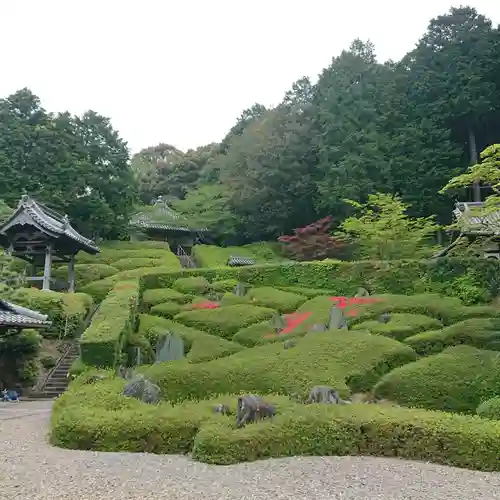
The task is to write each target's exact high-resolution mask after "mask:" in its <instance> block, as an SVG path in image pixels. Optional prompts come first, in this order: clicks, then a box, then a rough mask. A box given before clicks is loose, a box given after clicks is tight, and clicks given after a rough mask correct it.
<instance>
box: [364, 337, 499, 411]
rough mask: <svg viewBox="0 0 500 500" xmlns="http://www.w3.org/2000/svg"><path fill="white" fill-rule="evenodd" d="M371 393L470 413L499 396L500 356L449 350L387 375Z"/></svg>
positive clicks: (470, 349) (407, 403) (473, 350)
mask: <svg viewBox="0 0 500 500" xmlns="http://www.w3.org/2000/svg"><path fill="white" fill-rule="evenodd" d="M374 393H375V395H376V396H378V397H382V398H385V399H389V400H391V401H395V402H398V403H400V404H402V405H405V406H416V407H420V408H427V409H432V410H444V411H452V412H460V413H472V412H475V411H476V408H477V407H478V405H479V403H480V402H481V401H484V400H486V399H488V398H490V397H493V396H495V395H497V394H499V393H500V356H499V355H498V353H496V352H494V351H482V350H479V349H476V348H474V347H469V346H457V347H451V348H449V349H446V350H445V351H443V352H442V353H440V354H437V355H434V356H429V357H426V358H421V359H419V360H418V361H416V362H415V363H410V364H407V365H405V366H400V367H399V368H396V369H395V370H393V371H392V372H390V373H387V374H386V375H384V376H383V377H382V378H381V379H380V381H379V382H378V383H377V385H376V386H375V388H374Z"/></svg>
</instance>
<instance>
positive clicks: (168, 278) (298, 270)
mask: <svg viewBox="0 0 500 500" xmlns="http://www.w3.org/2000/svg"><path fill="white" fill-rule="evenodd" d="M464 275H466V276H467V279H468V280H470V282H467V283H468V284H469V285H470V286H478V287H480V288H481V290H482V291H483V292H484V293H482V296H483V298H484V300H486V299H488V297H495V296H497V295H499V290H500V262H498V261H497V260H493V259H474V258H470V259H460V258H442V259H435V260H432V261H429V260H427V261H417V260H411V261H387V262H383V261H360V262H340V261H337V260H324V261H315V262H301V263H299V262H295V263H287V264H268V265H260V266H244V267H240V268H219V269H190V270H187V269H186V270H183V271H181V272H180V273H169V274H167V273H164V272H162V271H161V270H157V272H156V273H150V274H149V275H148V276H145V277H144V278H143V280H142V287H143V288H144V289H148V288H163V287H170V286H171V285H172V283H173V282H174V281H175V280H176V279H177V278H179V277H186V276H204V277H205V278H207V279H208V280H209V281H220V280H226V279H236V280H238V281H242V282H244V283H250V284H253V285H265V286H273V287H280V286H300V287H305V288H319V289H326V290H336V292H337V294H338V295H345V296H349V297H352V296H353V295H354V294H355V293H356V292H357V290H358V288H359V287H360V286H362V287H364V288H366V289H367V290H368V291H370V292H371V293H375V292H376V293H378V294H383V293H393V294H412V293H415V292H416V291H418V292H422V291H426V292H437V293H440V292H442V291H443V286H444V285H446V289H447V292H446V293H447V294H448V295H450V294H454V293H456V295H457V296H460V294H461V289H457V290H455V288H453V287H452V286H451V285H452V283H454V282H455V280H456V279H457V277H463V276H464ZM462 281H463V280H462ZM461 283H462V282H461ZM467 283H462V285H464V284H467ZM423 284H425V286H423Z"/></svg>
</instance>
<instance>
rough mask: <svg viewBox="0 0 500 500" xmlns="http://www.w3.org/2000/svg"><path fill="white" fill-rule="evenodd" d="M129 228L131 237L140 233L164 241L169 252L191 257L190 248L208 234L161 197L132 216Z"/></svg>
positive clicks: (206, 230) (205, 229)
mask: <svg viewBox="0 0 500 500" xmlns="http://www.w3.org/2000/svg"><path fill="white" fill-rule="evenodd" d="M130 227H131V229H132V237H135V238H137V237H139V236H140V234H141V233H142V234H144V235H145V236H146V237H147V238H148V239H152V240H157V241H166V242H168V244H169V245H170V248H171V250H172V251H173V252H175V253H176V254H177V255H179V256H181V255H183V254H184V252H185V253H186V254H187V255H191V249H192V247H193V246H194V245H195V244H196V243H200V242H202V241H203V240H204V237H205V236H206V234H207V232H208V229H207V228H203V227H199V226H198V225H196V224H193V223H191V222H190V221H189V220H188V219H187V218H186V217H184V216H183V215H181V214H179V213H178V212H176V211H175V210H173V209H172V208H171V207H170V206H169V204H168V202H167V201H166V200H165V199H163V197H162V196H159V197H158V198H157V199H156V200H155V201H154V202H153V203H152V204H151V205H150V206H148V207H145V209H143V210H142V211H141V212H137V213H136V214H134V216H133V217H132V219H131V220H130ZM134 233H135V234H134Z"/></svg>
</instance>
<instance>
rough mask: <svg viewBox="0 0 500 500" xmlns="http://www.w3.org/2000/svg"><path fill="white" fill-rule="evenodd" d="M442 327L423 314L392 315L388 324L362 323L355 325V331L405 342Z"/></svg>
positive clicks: (438, 322)
mask: <svg viewBox="0 0 500 500" xmlns="http://www.w3.org/2000/svg"><path fill="white" fill-rule="evenodd" d="M442 326H443V325H442V323H441V322H440V321H439V320H437V319H435V318H429V317H428V316H423V315H422V314H404V313H395V314H392V315H391V318H390V321H389V322H388V323H382V322H380V321H377V320H369V321H363V322H362V323H358V324H356V325H354V326H353V329H354V330H365V331H368V332H370V333H374V334H378V335H385V336H386V337H391V338H393V339H396V340H403V339H405V338H406V337H409V336H411V335H414V334H415V333H418V332H422V331H424V330H432V329H436V328H440V327H442ZM410 345H411V344H410Z"/></svg>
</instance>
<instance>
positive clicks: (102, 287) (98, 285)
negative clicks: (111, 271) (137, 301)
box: [83, 267, 175, 302]
mask: <svg viewBox="0 0 500 500" xmlns="http://www.w3.org/2000/svg"><path fill="white" fill-rule="evenodd" d="M174 271H175V269H172V268H171V267H140V268H138V269H132V270H130V271H121V272H119V273H118V274H115V275H114V276H110V277H109V278H105V279H103V280H99V281H94V282H92V283H89V284H88V285H86V286H85V287H83V291H84V292H85V293H87V294H89V295H91V296H92V297H94V299H95V300H96V301H97V302H101V301H102V300H104V298H105V297H106V295H107V294H108V293H109V292H110V290H111V289H112V288H113V287H114V286H115V285H116V284H117V283H119V282H121V281H129V280H135V279H139V278H143V277H146V276H147V275H148V274H158V273H159V274H160V275H165V274H168V275H171V274H172V273H173V272H174ZM174 274H175V272H174ZM156 288H165V287H163V286H162V285H160V286H158V287H156Z"/></svg>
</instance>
